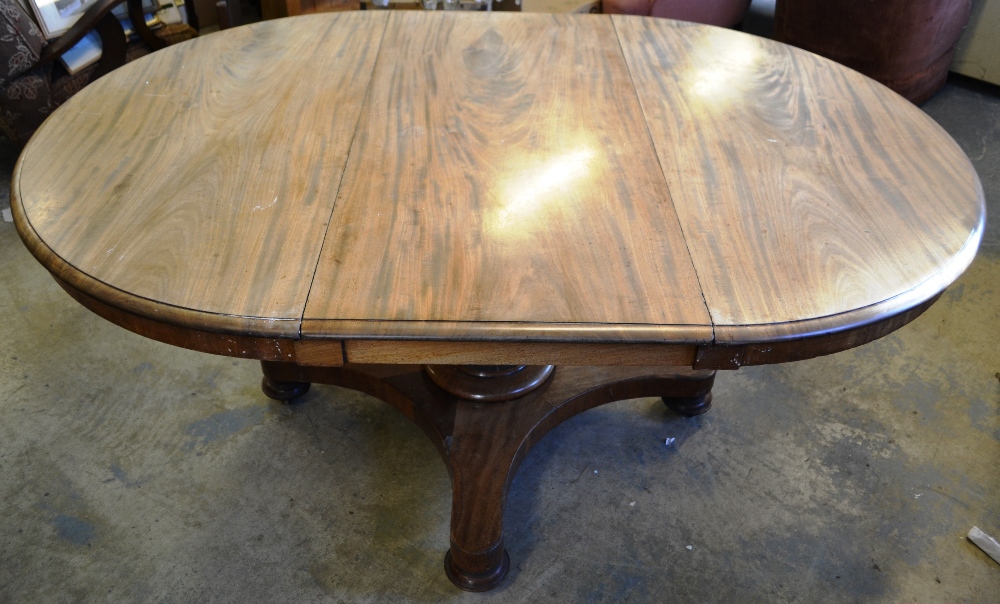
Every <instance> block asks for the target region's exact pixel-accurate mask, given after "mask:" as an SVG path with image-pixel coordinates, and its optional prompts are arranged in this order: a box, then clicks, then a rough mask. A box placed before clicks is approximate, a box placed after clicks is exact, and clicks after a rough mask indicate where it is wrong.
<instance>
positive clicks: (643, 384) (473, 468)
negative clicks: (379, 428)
mask: <svg viewBox="0 0 1000 604" xmlns="http://www.w3.org/2000/svg"><path fill="white" fill-rule="evenodd" d="M261 365H262V368H263V371H264V377H265V380H264V384H265V388H264V393H265V394H267V395H268V396H271V397H272V398H277V399H279V400H288V399H287V398H282V397H284V396H286V394H287V393H288V392H293V391H295V389H294V388H291V389H289V388H288V387H285V386H280V387H276V386H275V385H276V384H277V385H282V384H305V385H306V387H308V384H309V383H321V384H333V385H336V386H342V387H345V388H350V389H353V390H358V391H360V392H365V393H367V394H370V395H372V396H374V397H376V398H379V399H381V400H383V401H385V402H387V403H389V404H390V405H392V406H393V407H396V408H397V409H399V410H400V411H401V412H402V413H403V414H404V415H406V417H408V418H410V419H411V420H412V421H413V422H414V423H416V424H417V425H418V426H420V427H421V428H422V429H423V430H424V432H425V433H426V434H427V436H428V437H430V439H431V441H432V442H433V443H434V445H435V446H436V447H437V448H438V451H439V452H440V453H441V457H442V458H443V459H444V463H445V465H446V466H447V467H448V471H449V473H450V474H451V482H452V510H451V549H450V550H449V551H448V554H447V555H446V556H445V573H446V574H447V575H448V578H449V579H451V581H452V583H454V584H455V585H457V586H458V587H460V588H462V589H465V590H468V591H488V590H490V589H493V588H494V587H496V586H497V585H499V584H500V583H501V582H503V580H504V577H505V576H506V575H507V571H508V570H509V568H510V559H509V557H508V556H507V552H506V550H504V544H503V503H504V501H505V500H506V495H507V488H508V487H509V485H510V481H511V480H512V479H513V478H514V474H515V473H516V472H517V469H518V466H519V465H520V463H521V460H522V459H524V456H525V455H527V453H528V451H530V450H531V447H532V446H533V445H534V444H535V443H536V442H538V440H539V439H541V438H542V436H544V435H545V434H546V433H547V432H548V431H549V430H551V429H552V428H554V427H556V426H558V425H559V424H561V423H562V422H564V421H566V420H568V419H569V418H571V417H573V416H574V415H576V414H578V413H582V412H583V411H586V410H588V409H592V408H594V407H598V406H600V405H604V404H606V403H610V402H613V401H620V400H625V399H631V398H640V397H652V396H659V397H663V400H664V402H665V403H666V404H667V406H669V407H670V408H671V409H674V410H675V411H676V412H678V413H681V414H683V415H697V414H699V413H704V412H705V411H707V410H708V408H709V406H710V405H711V390H712V384H713V382H714V381H715V371H710V370H698V371H696V370H692V369H685V368H681V369H675V368H661V367H560V368H557V369H555V370H554V371H553V370H552V369H551V367H550V368H549V369H548V370H547V371H544V372H543V371H541V370H539V369H538V368H535V369H534V370H533V373H532V375H535V378H538V376H539V375H542V374H544V375H542V377H541V378H540V379H533V380H529V381H534V382H536V383H534V384H533V385H532V389H531V390H530V391H529V392H528V393H527V394H525V395H523V396H520V397H518V398H512V399H510V400H505V401H500V402H483V401H481V400H478V401H477V400H473V398H472V395H474V394H476V393H475V392H473V393H470V396H467V397H465V398H463V397H461V396H456V394H455V393H456V392H464V390H463V389H464V388H467V386H468V384H459V385H455V384H453V383H451V382H449V381H448V377H447V376H448V375H452V376H454V375H456V374H464V375H469V374H476V373H478V374H479V375H478V377H479V378H481V379H485V378H488V377H489V374H490V372H489V371H487V372H485V374H484V370H482V369H481V368H473V369H464V370H450V371H449V370H445V371H438V370H437V369H440V368H432V369H431V370H430V372H431V373H433V374H434V379H432V377H431V375H429V374H428V372H427V371H425V369H424V368H422V367H420V366H417V365H345V366H343V367H305V366H300V365H294V364H291V363H275V362H269V361H262V362H261ZM543 367H544V366H543ZM492 373H493V375H496V376H501V377H502V376H505V375H506V376H509V375H511V374H512V373H516V372H512V371H506V370H502V368H496V369H494V370H493V371H492ZM460 377H461V376H460ZM463 379H464V378H463ZM442 381H443V386H444V388H442V386H440V385H439V384H438V382H442ZM303 392H304V391H303ZM274 394H278V395H280V396H273V395H274Z"/></svg>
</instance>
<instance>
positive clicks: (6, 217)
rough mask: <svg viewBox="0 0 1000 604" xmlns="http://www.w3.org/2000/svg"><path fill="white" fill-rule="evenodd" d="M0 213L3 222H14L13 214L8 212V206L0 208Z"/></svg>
mask: <svg viewBox="0 0 1000 604" xmlns="http://www.w3.org/2000/svg"><path fill="white" fill-rule="evenodd" d="M0 214H3V221H4V222H14V216H13V215H12V214H11V213H10V208H4V209H2V210H0Z"/></svg>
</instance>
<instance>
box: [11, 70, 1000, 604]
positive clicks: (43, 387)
mask: <svg viewBox="0 0 1000 604" xmlns="http://www.w3.org/2000/svg"><path fill="white" fill-rule="evenodd" d="M925 109H926V110H927V111H928V112H929V113H930V114H931V115H932V116H933V117H934V118H935V119H937V120H938V121H939V122H940V123H941V124H942V125H943V126H944V127H945V128H946V129H947V130H948V131H949V132H950V133H951V134H952V135H953V136H954V137H955V138H956V139H957V140H958V141H959V143H961V145H962V146H963V148H964V149H965V151H966V153H968V155H969V156H970V157H971V158H972V159H973V162H974V163H975V165H976V168H977V170H978V171H979V174H980V176H981V178H982V181H983V185H984V188H985V191H986V196H987V200H988V201H989V202H990V203H991V204H992V207H993V208H994V210H993V213H992V214H991V216H997V210H1000V202H998V200H1000V95H998V93H997V90H996V89H995V88H981V87H979V86H977V85H975V84H971V83H969V82H967V81H960V82H953V83H951V84H949V85H948V87H947V88H946V89H945V90H944V91H942V92H941V93H940V94H939V95H938V96H937V97H935V98H934V99H933V100H932V101H930V102H929V103H928V104H927V105H926V106H925ZM14 157H15V152H14V151H13V150H11V149H10V148H9V147H2V148H0V169H2V170H6V172H5V173H4V174H3V177H2V180H3V185H4V186H6V182H7V180H8V179H9V171H10V169H11V166H12V164H13V159H14ZM0 194H3V195H4V196H6V193H5V192H4V191H0ZM0 317H2V319H0V320H2V323H0V324H2V326H3V327H2V328H0V602H4V603H6V602H46V603H50V602H76V601H113V602H133V601H156V602H202V601H213V602H214V601H218V602H245V601H273V602H372V601H374V602H419V603H424V602H452V601H465V602H494V601H498V602H503V601H512V602H548V601H561V602H618V601H624V600H628V601H635V602H644V601H659V602H664V601H669V602H727V603H728V602H816V601H822V602H860V601H864V602H996V601H998V600H1000V565H998V564H996V563H995V562H993V561H992V560H990V559H989V558H987V557H986V556H985V555H984V554H983V553H982V552H981V551H979V550H978V549H977V548H976V547H975V546H974V545H972V544H971V543H969V542H968V541H966V540H965V538H964V535H965V533H966V532H967V531H968V530H969V528H970V527H971V526H972V525H978V526H979V527H981V528H983V529H984V530H986V531H987V532H990V533H992V534H994V535H1000V472H998V464H1000V361H998V352H1000V349H998V341H1000V223H998V222H997V221H996V220H992V222H991V223H990V224H989V226H988V230H987V234H986V238H985V241H984V243H983V247H982V250H981V252H980V255H979V257H978V258H977V259H976V261H975V263H974V264H973V265H972V267H971V268H970V269H969V270H968V272H967V273H966V274H965V275H963V276H962V277H961V279H960V280H959V281H958V282H957V283H956V284H955V285H954V286H953V287H952V288H951V289H950V290H949V291H948V293H947V294H945V296H944V297H943V298H942V299H941V300H940V301H939V302H938V303H937V304H936V305H935V306H934V307H933V308H931V309H930V310H929V311H928V312H927V313H926V314H925V315H924V316H923V317H921V318H920V319H918V320H917V321H916V322H914V323H912V324H911V325H909V326H907V327H905V328H903V329H902V330H900V331H898V332H896V333H894V334H892V335H890V336H888V337H886V338H884V339H883V340H880V341H878V342H875V343H873V344H871V345H868V346H865V347H863V348H860V349H857V350H853V351H848V352H844V353H840V354H837V355H833V356H829V357H825V358H820V359H815V360H811V361H805V362H799V363H792V364H788V365H780V366H772V367H757V368H745V369H741V370H739V371H738V372H733V373H726V374H723V375H721V376H720V377H719V379H718V381H717V386H716V389H715V407H714V408H713V409H712V411H711V412H710V413H709V414H707V415H705V416H702V417H700V418H696V419H683V418H680V417H678V416H675V415H673V414H671V413H670V412H668V411H666V410H665V409H664V408H663V407H662V405H661V404H660V403H659V402H658V401H656V400H655V399H640V400H633V401H627V402H622V403H617V404H614V405H610V406H607V407H604V408H601V409H597V410H594V411H591V412H589V413H586V414H584V415H581V416H578V417H577V418H575V419H574V420H571V421H570V422H568V423H566V424H564V425H562V426H561V427H559V428H557V429H556V430H555V431H553V432H552V433H550V434H549V436H547V437H546V438H545V439H544V440H543V441H542V442H541V443H540V444H539V446H538V447H537V448H536V449H535V450H534V451H533V452H532V453H531V454H530V456H529V457H528V458H527V460H526V461H525V463H524V465H523V467H522V469H521V472H520V474H519V476H518V478H517V479H516V480H515V481H514V484H513V488H512V492H511V497H510V500H509V502H508V508H507V516H506V518H507V527H508V532H507V548H508V550H509V552H510V556H511V560H512V566H513V568H512V571H511V574H510V576H509V578H508V580H507V582H506V583H505V584H504V585H503V586H501V587H500V588H499V589H497V590H496V591H494V592H492V593H489V594H486V595H475V594H465V593H462V592H460V591H458V590H457V589H455V588H454V587H453V586H452V585H451V584H450V583H449V582H448V580H447V579H446V578H445V576H444V573H443V572H442V556H443V554H444V552H445V550H446V548H447V546H448V514H449V508H450V493H449V482H448V476H447V474H446V472H445V470H444V467H443V465H442V464H441V463H440V461H439V459H438V458H437V453H436V452H435V450H434V449H433V448H432V447H431V445H430V444H429V442H428V441H426V440H425V438H424V436H423V435H422V433H421V432H420V431H419V430H418V429H417V428H416V427H414V426H412V425H410V424H409V423H407V421H406V420H405V419H404V418H403V417H402V416H400V415H399V414H398V413H397V412H396V411H394V410H393V409H391V408H390V407H389V406H388V405H385V404H383V403H381V402H379V401H376V400H374V399H371V398H368V397H366V396H363V395H359V394H355V393H353V392H350V391H346V390H342V389H338V388H334V387H323V386H319V387H315V388H314V389H313V391H312V392H310V394H309V395H308V396H307V397H306V399H305V402H304V403H303V404H301V405H298V406H295V407H283V406H281V405H279V404H275V403H272V402H270V401H269V400H268V399H266V398H265V397H264V396H263V395H262V394H261V393H260V390H259V388H258V383H259V379H260V374H259V370H258V366H257V365H256V364H255V363H252V362H246V361H237V360H232V359H228V358H220V357H211V356H207V355H203V354H199V353H194V352H188V351H185V350H180V349H175V348H172V347H170V346H167V345H163V344H159V343H156V342H152V341H149V340H145V339H143V338H141V337H139V336H136V335H133V334H131V333H129V332H126V331H124V330H122V329H119V328H117V327H115V326H113V325H111V324H109V323H107V322H105V321H103V320H101V319H99V318H97V317H96V316H94V315H92V314H90V313H89V312H88V311H86V310H84V309H83V308H82V307H80V306H79V305H78V304H76V303H75V302H73V301H72V300H71V299H70V298H69V297H68V296H67V295H66V294H64V293H63V292H62V291H61V290H60V289H58V287H56V285H55V284H54V283H53V282H52V280H51V279H49V278H48V276H47V274H46V273H45V271H44V270H43V269H42V268H41V267H40V266H39V265H38V264H37V263H36V262H35V261H34V260H33V259H32V258H31V257H30V255H29V254H28V253H27V251H25V249H24V247H23V246H22V245H21V243H20V241H18V239H17V235H16V233H15V232H14V228H13V225H11V224H7V223H0ZM666 438H676V439H677V440H676V443H675V444H674V445H673V446H665V445H664V439H666Z"/></svg>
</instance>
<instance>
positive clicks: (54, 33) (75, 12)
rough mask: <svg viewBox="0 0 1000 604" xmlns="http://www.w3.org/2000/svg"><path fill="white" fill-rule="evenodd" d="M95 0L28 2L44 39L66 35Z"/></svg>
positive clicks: (41, 0) (35, 0) (34, 0)
mask: <svg viewBox="0 0 1000 604" xmlns="http://www.w3.org/2000/svg"><path fill="white" fill-rule="evenodd" d="M96 1H97V0H28V3H29V4H30V5H31V9H32V11H33V12H34V13H35V17H36V19H37V21H38V27H39V29H41V30H42V35H44V36H45V39H47V40H52V39H53V38H58V37H59V36H61V35H62V34H64V33H66V31H67V30H69V28H70V27H72V26H73V24H74V23H76V22H77V20H78V19H79V18H80V16H81V15H83V13H84V12H86V10H87V9H88V8H89V7H90V6H91V5H92V4H94V2H96Z"/></svg>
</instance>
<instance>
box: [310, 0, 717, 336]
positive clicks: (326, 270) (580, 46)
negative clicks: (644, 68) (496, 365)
mask: <svg viewBox="0 0 1000 604" xmlns="http://www.w3.org/2000/svg"><path fill="white" fill-rule="evenodd" d="M581 18H583V19H586V18H587V17H586V16H569V15H532V16H531V17H530V18H524V17H523V16H521V15H512V14H485V13H480V14H466V15H438V14H433V13H426V12H405V11H404V12H397V13H393V14H392V16H391V17H390V20H389V24H388V26H387V28H386V34H385V39H384V42H383V45H382V49H381V51H380V54H379V59H378V62H377V64H376V66H375V71H374V74H373V76H372V84H371V89H370V91H369V99H368V102H367V103H366V105H365V110H364V112H363V114H362V116H361V121H360V123H359V125H358V131H357V133H356V135H355V143H354V147H353V148H352V150H351V157H350V160H349V162H348V167H347V171H346V173H345V176H344V185H343V187H342V189H341V194H340V195H339V198H338V201H337V209H336V211H335V213H334V216H333V221H332V222H331V224H330V229H329V233H328V235H327V239H326V243H325V245H324V249H323V254H322V257H321V259H320V263H319V267H318V268H317V271H316V279H315V283H314V285H313V288H312V291H311V293H310V296H309V302H308V303H307V305H306V312H305V316H304V321H303V330H304V332H305V333H310V334H332V335H337V334H341V333H342V332H341V326H340V325H339V323H340V321H342V320H363V321H367V322H368V324H367V326H368V329H380V328H382V327H384V329H386V330H387V331H391V330H394V329H397V326H395V325H382V322H386V323H394V322H418V323H419V324H420V325H419V329H422V330H423V335H424V336H425V337H431V336H434V335H437V336H438V337H440V335H441V334H440V332H438V331H437V329H438V327H439V325H438V323H437V322H442V321H443V322H451V323H450V325H449V327H450V328H451V330H452V331H451V333H450V334H449V337H462V335H463V334H462V333H461V330H462V329H463V327H464V326H465V325H466V324H474V323H481V324H482V323H490V322H500V321H502V322H511V323H517V322H522V323H528V324H533V325H536V326H537V327H539V328H544V325H540V324H547V323H558V324H562V325H563V326H566V325H572V326H574V328H573V331H574V332H575V333H574V334H573V335H575V336H577V337H585V334H586V333H587V330H588V328H590V327H591V326H593V327H601V326H602V324H613V325H623V324H624V325H628V324H642V325H646V326H655V328H656V329H657V331H658V332H659V337H660V339H664V338H666V337H670V338H672V339H674V340H675V341H703V340H707V339H710V338H711V327H710V325H709V319H708V314H707V312H706V310H705V305H704V301H703V300H702V297H701V291H700V288H699V286H698V282H697V279H696V277H695V274H694V270H693V268H692V266H691V263H690V259H689V256H688V253H687V249H686V248H685V246H684V239H683V236H682V235H681V232H680V230H679V228H678V225H677V219H676V216H675V214H674V210H673V206H672V204H671V202H670V195H669V194H668V192H667V190H666V187H665V184H664V180H663V177H662V175H661V173H660V170H659V168H658V166H657V164H656V157H655V154H654V153H653V148H652V144H651V142H650V140H649V138H648V136H646V134H645V126H644V125H643V122H642V116H641V112H640V111H639V105H638V103H637V100H636V98H635V96H634V94H633V93H632V92H631V83H630V80H629V75H628V71H627V69H626V67H625V64H624V61H623V60H622V56H621V50H620V49H619V47H618V43H617V40H616V39H615V33H614V29H613V28H612V26H611V22H610V21H609V20H608V19H607V18H602V17H596V18H591V19H590V20H589V21H587V23H586V26H581ZM491 327H492V325H491ZM467 328H468V329H470V330H475V329H477V327H476V326H475V325H468V327H467ZM401 329H407V330H411V331H412V330H415V329H418V328H417V327H401ZM456 331H457V332H458V333H456Z"/></svg>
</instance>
